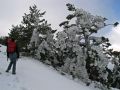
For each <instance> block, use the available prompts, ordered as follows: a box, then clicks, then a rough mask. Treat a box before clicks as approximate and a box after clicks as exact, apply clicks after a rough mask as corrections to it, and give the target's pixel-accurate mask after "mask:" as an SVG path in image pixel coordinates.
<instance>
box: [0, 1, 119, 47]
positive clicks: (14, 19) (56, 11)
mask: <svg viewBox="0 0 120 90" xmlns="http://www.w3.org/2000/svg"><path fill="white" fill-rule="evenodd" d="M66 3H72V4H74V5H75V6H76V7H78V8H83V9H85V10H86V11H88V12H90V13H92V14H93V15H100V16H103V17H106V18H108V23H114V22H116V21H120V8H119V4H120V0H0V36H4V35H7V34H8V32H9V29H11V26H12V25H17V24H19V23H20V22H21V21H22V16H24V13H28V12H29V6H31V5H34V4H36V5H37V7H38V9H40V10H41V11H46V15H45V16H44V18H45V19H47V20H48V22H49V23H51V24H52V27H53V28H54V29H60V27H59V24H60V23H61V22H62V21H64V20H65V18H66V16H67V15H68V13H69V12H68V11H67V8H66ZM119 27H120V26H119ZM119 27H118V28H116V29H114V28H112V27H111V26H110V27H108V28H106V29H104V30H101V32H100V34H104V35H105V34H107V36H109V37H110V42H111V43H112V44H114V46H115V47H117V45H118V46H120V40H119V39H118V38H120V28H119Z"/></svg>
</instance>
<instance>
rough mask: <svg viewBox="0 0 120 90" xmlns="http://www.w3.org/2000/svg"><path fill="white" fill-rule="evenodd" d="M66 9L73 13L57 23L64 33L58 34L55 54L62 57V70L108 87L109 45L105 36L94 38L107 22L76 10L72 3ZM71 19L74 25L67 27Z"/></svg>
mask: <svg viewBox="0 0 120 90" xmlns="http://www.w3.org/2000/svg"><path fill="white" fill-rule="evenodd" d="M67 7H68V10H69V11H72V12H73V13H72V14H70V15H68V16H67V19H68V21H65V22H63V23H61V24H60V26H62V25H63V26H64V30H63V31H62V32H59V33H58V34H57V42H56V48H59V51H58V55H61V56H62V57H63V58H61V59H62V60H63V62H64V65H63V66H62V68H61V69H62V71H64V72H66V73H68V74H71V75H72V76H73V77H77V78H79V79H81V80H83V81H84V82H89V79H91V80H94V81H97V82H100V83H102V84H103V85H105V86H106V85H107V86H108V87H109V85H108V84H109V83H107V82H108V81H107V79H108V72H107V71H106V67H107V65H108V62H109V54H108V53H107V52H109V49H108V47H109V46H110V43H109V40H108V39H107V38H105V37H96V36H94V34H95V33H97V32H98V30H100V29H102V28H104V27H105V26H107V25H106V23H105V21H106V20H107V19H106V18H104V17H101V16H94V15H91V14H90V13H88V12H86V11H84V10H83V9H76V8H75V7H74V5H72V4H67ZM72 18H76V23H75V24H71V25H69V22H70V20H71V19H72ZM101 88H102V86H101Z"/></svg>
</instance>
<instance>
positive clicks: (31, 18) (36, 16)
mask: <svg viewBox="0 0 120 90" xmlns="http://www.w3.org/2000/svg"><path fill="white" fill-rule="evenodd" d="M29 11H30V13H28V14H26V13H25V15H24V16H23V21H22V25H23V26H24V30H23V31H22V33H23V36H22V38H23V39H24V41H25V43H24V44H25V51H28V45H29V43H30V39H31V37H32V33H33V31H34V29H38V28H39V27H40V25H41V24H42V23H43V21H44V19H43V18H42V17H43V15H44V14H45V12H40V10H38V8H37V6H36V5H33V6H30V8H29Z"/></svg>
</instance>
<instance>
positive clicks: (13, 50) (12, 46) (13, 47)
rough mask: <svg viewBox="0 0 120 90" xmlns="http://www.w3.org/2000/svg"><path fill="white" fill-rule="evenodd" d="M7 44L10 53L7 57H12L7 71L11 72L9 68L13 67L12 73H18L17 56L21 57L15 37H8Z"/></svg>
mask: <svg viewBox="0 0 120 90" xmlns="http://www.w3.org/2000/svg"><path fill="white" fill-rule="evenodd" d="M6 44H7V54H8V55H7V57H8V58H10V63H9V66H8V68H7V70H6V72H9V70H10V69H11V67H12V74H16V61H17V58H19V52H18V48H17V44H16V42H15V40H14V39H13V38H8V40H7V43H6Z"/></svg>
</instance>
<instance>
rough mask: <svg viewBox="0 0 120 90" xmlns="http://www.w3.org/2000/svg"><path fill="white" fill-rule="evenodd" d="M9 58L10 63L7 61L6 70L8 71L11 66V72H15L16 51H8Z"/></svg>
mask: <svg viewBox="0 0 120 90" xmlns="http://www.w3.org/2000/svg"><path fill="white" fill-rule="evenodd" d="M9 58H10V63H9V66H8V68H7V71H9V70H10V69H11V67H12V73H16V60H17V54H16V53H10V54H9Z"/></svg>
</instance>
